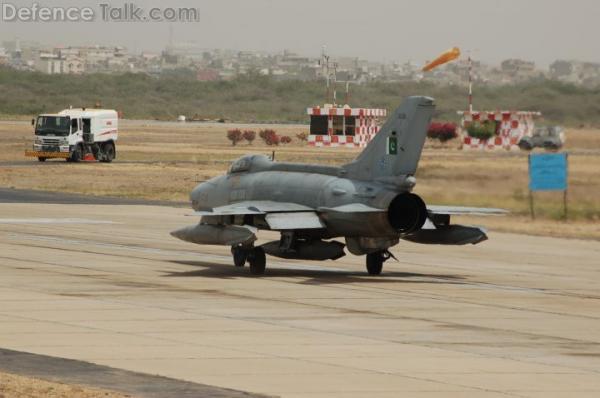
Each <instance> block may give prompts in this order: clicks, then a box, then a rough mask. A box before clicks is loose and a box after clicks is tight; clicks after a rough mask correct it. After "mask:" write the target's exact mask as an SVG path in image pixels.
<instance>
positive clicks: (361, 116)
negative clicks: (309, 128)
mask: <svg viewBox="0 0 600 398" xmlns="http://www.w3.org/2000/svg"><path fill="white" fill-rule="evenodd" d="M307 114H308V115H310V116H327V134H323V135H316V134H314V135H313V134H311V135H309V136H308V145H310V146H316V147H348V148H362V147H365V146H367V144H368V143H369V142H370V141H371V140H372V139H373V137H374V136H375V134H377V132H378V131H379V125H378V123H377V122H378V119H379V118H382V117H385V116H386V114H387V111H386V110H385V109H368V108H348V107H342V108H339V107H323V108H320V107H314V108H308V109H307ZM334 116H344V117H349V116H354V117H355V118H356V119H355V127H354V135H336V134H334V131H333V118H334Z"/></svg>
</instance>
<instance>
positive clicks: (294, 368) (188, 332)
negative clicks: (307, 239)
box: [0, 195, 600, 398]
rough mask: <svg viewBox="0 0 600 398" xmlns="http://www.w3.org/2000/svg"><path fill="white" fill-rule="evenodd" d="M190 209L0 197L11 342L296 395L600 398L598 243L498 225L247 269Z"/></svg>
mask: <svg viewBox="0 0 600 398" xmlns="http://www.w3.org/2000/svg"><path fill="white" fill-rule="evenodd" d="M27 197H28V196H27V195H25V196H21V199H26V198H27ZM16 202H18V201H16ZM188 212H189V211H188V209H187V208H173V207H168V206H148V205H129V204H128V205H120V204H119V205H116V204H108V205H107V204H73V203H69V204H38V203H21V202H18V203H14V202H13V203H0V347H3V348H4V349H7V350H13V351H20V352H29V353H32V354H37V355H45V356H51V357H58V358H65V359H71V360H76V361H84V362H87V363H90V364H95V365H99V366H108V367H110V368H113V369H123V370H125V371H129V372H135V373H144V374H150V375H160V376H162V377H168V378H172V379H177V380H183V381H187V382H190V383H197V384H202V385H209V386H216V387H219V388H224V389H233V390H237V391H248V392H251V393H257V394H267V395H274V396H283V397H294V398H300V397H304V398H308V397H310V398H316V397H376V398H378V397H379V398H383V397H386V398H387V397H398V396H409V397H417V398H419V397H478V398H480V397H483V398H487V397H507V396H509V397H528V398H538V397H539V398H541V397H544V398H547V397H578V398H581V397H598V396H600V332H599V330H600V292H599V290H598V286H599V285H600V268H599V265H598V258H600V244H599V243H598V242H593V241H579V240H565V239H555V238H542V237H530V236H521V235H514V234H499V233H494V232H493V231H492V232H490V239H489V240H488V241H486V242H484V243H482V244H480V245H477V246H465V247H437V246H420V245H416V244H411V243H404V242H403V243H401V244H400V245H399V246H397V247H395V248H394V249H393V252H394V254H395V255H396V257H398V259H399V260H400V262H399V263H397V262H393V261H390V262H387V263H386V264H385V267H384V274H383V275H381V276H379V277H371V276H367V275H366V273H365V269H364V263H363V262H364V258H362V257H354V256H351V255H348V256H346V257H343V258H341V259H340V260H338V261H336V262H323V263H315V262H305V261H287V260H279V259H274V258H270V257H269V258H268V263H267V274H266V275H265V276H264V277H253V276H251V275H250V274H249V270H248V268H247V267H244V268H235V267H233V265H232V260H231V255H230V253H229V248H221V247H201V246H196V245H192V244H187V243H185V242H181V241H178V240H176V239H174V238H172V237H171V236H169V232H170V231H172V230H174V229H176V228H178V227H181V226H182V225H188V224H192V223H194V222H195V220H194V219H193V218H191V217H186V213H188ZM482 223H483V224H485V220H484V219H483V220H482ZM274 238H276V235H274V234H270V233H261V234H260V239H261V242H262V241H265V240H271V239H274ZM0 361H2V359H1V358H0ZM15 362H19V361H15ZM48 366H50V365H48ZM85 366H89V365H85ZM43 367H44V366H42V368H43ZM82 372H83V371H82ZM66 373H68V372H66ZM109 373H110V372H109ZM119 383H120V382H119ZM123 383H125V382H123ZM131 383H133V384H135V381H131ZM125 384H126V383H125ZM159 384H161V383H159ZM156 388H158V387H156ZM150 392H156V393H159V391H154V390H152V391H150Z"/></svg>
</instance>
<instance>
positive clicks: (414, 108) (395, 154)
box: [344, 97, 435, 180]
mask: <svg viewBox="0 0 600 398" xmlns="http://www.w3.org/2000/svg"><path fill="white" fill-rule="evenodd" d="M434 109H435V105H434V101H433V98H429V97H408V98H406V99H405V100H404V102H403V103H402V104H401V105H400V106H399V107H398V108H397V109H396V110H395V111H394V113H393V114H392V115H391V116H390V117H389V118H388V120H387V121H386V122H385V124H384V125H383V127H382V128H381V130H379V132H378V133H377V134H376V135H375V137H374V138H373V139H372V140H371V142H369V144H368V145H367V147H366V148H365V150H364V151H363V152H361V154H360V155H359V156H358V157H357V158H356V159H355V160H353V161H352V162H351V163H349V164H347V165H346V166H344V169H345V170H346V171H347V176H348V177H349V178H356V179H360V180H377V179H383V180H389V179H393V178H394V177H399V176H409V175H414V174H415V172H416V170H417V165H418V164H419V159H420V157H421V151H422V150H423V145H424V144H425V138H426V136H427V129H428V128H429V123H430V122H431V118H432V116H433V111H434Z"/></svg>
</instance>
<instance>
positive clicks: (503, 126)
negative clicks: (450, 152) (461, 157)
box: [458, 111, 541, 150]
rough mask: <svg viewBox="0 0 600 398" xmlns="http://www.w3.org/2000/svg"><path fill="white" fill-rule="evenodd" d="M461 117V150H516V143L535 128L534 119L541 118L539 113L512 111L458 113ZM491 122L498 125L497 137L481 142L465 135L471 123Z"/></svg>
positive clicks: (517, 147)
mask: <svg viewBox="0 0 600 398" xmlns="http://www.w3.org/2000/svg"><path fill="white" fill-rule="evenodd" d="M458 114H459V115H462V121H461V124H460V125H461V133H462V137H463V138H462V139H463V145H462V148H463V149H466V150H469V149H478V150H485V149H488V150H494V149H504V150H518V149H519V146H518V143H519V141H520V140H521V138H523V137H524V136H525V135H531V134H532V133H533V129H534V127H535V122H534V118H535V117H538V116H541V113H540V112H512V111H494V112H468V111H467V112H462V111H460V112H458ZM486 120H491V121H495V122H497V123H499V125H498V127H497V130H496V131H497V133H498V134H497V135H496V136H494V137H492V138H490V139H488V140H481V139H478V138H473V137H470V136H469V135H468V134H467V128H468V127H469V125H470V124H471V123H473V122H481V123H483V122H484V121H486Z"/></svg>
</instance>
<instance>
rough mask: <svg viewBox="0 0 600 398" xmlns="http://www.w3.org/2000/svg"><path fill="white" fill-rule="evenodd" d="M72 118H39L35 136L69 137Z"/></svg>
mask: <svg viewBox="0 0 600 398" xmlns="http://www.w3.org/2000/svg"><path fill="white" fill-rule="evenodd" d="M70 127H71V118H70V117H68V116H39V117H38V119H37V124H36V126H35V135H61V136H67V135H69V133H70V131H71V129H70Z"/></svg>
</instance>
